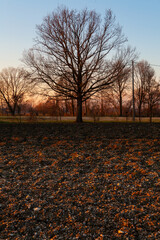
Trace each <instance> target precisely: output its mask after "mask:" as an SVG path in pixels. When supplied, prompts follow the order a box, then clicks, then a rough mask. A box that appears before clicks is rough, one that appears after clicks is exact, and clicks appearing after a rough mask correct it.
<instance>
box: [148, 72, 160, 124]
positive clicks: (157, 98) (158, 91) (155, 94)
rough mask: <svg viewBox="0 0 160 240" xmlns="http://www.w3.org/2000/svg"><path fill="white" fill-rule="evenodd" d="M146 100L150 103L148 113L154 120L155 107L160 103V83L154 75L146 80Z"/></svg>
mask: <svg viewBox="0 0 160 240" xmlns="http://www.w3.org/2000/svg"><path fill="white" fill-rule="evenodd" d="M146 102H147V105H148V113H149V117H150V122H152V116H153V109H154V107H155V106H157V103H159V104H160V83H158V82H157V81H156V79H155V77H154V75H153V77H150V78H148V79H147V82H146Z"/></svg>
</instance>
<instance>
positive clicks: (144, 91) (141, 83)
mask: <svg viewBox="0 0 160 240" xmlns="http://www.w3.org/2000/svg"><path fill="white" fill-rule="evenodd" d="M135 73H136V78H135V86H136V88H135V100H136V104H137V107H138V115H139V121H140V119H141V111H142V106H145V104H146V101H147V102H148V109H149V108H150V111H151V108H152V107H151V106H152V103H151V98H152V99H154V97H155V96H156V95H155V96H153V92H154V91H153V88H155V72H154V69H153V68H152V67H151V66H150V64H149V63H148V62H147V61H144V60H143V61H140V62H138V63H137V64H136V66H135ZM151 95H152V97H151ZM149 106H150V107H149Z"/></svg>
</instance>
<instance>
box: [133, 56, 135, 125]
mask: <svg viewBox="0 0 160 240" xmlns="http://www.w3.org/2000/svg"><path fill="white" fill-rule="evenodd" d="M132 105H133V121H135V102H134V61H133V60H132Z"/></svg>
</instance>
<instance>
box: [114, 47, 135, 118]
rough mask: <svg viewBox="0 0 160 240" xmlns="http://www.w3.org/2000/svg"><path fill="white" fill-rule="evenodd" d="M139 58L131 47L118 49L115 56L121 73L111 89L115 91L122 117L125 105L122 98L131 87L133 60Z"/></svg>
mask: <svg viewBox="0 0 160 240" xmlns="http://www.w3.org/2000/svg"><path fill="white" fill-rule="evenodd" d="M136 58H137V54H136V52H135V49H132V48H131V47H127V48H123V49H122V50H121V51H118V54H117V55H116V58H115V64H116V65H119V67H120V69H121V70H120V71H119V74H118V76H117V78H116V80H115V82H114V83H113V85H112V87H111V89H112V91H113V94H112V95H113V96H114V98H115V99H117V102H118V104H119V116H120V117H122V114H123V106H122V98H123V96H124V95H125V91H126V90H127V89H129V80H130V75H131V62H132V61H133V60H135V59H136Z"/></svg>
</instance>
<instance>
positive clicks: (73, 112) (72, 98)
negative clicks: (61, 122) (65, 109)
mask: <svg viewBox="0 0 160 240" xmlns="http://www.w3.org/2000/svg"><path fill="white" fill-rule="evenodd" d="M72 114H73V116H74V100H73V98H72Z"/></svg>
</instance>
